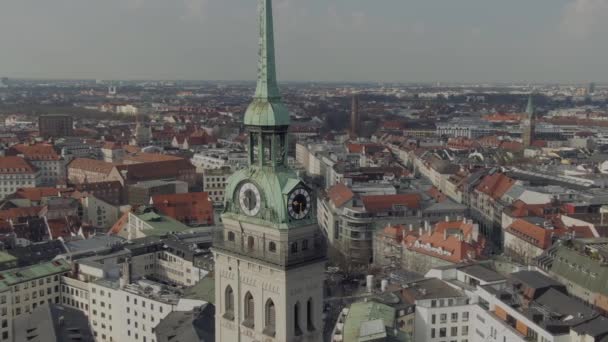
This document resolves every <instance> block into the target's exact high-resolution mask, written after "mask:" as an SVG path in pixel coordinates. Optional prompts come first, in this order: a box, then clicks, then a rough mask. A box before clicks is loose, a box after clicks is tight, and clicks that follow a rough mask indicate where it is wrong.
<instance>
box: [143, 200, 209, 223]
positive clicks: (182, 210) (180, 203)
mask: <svg viewBox="0 0 608 342" xmlns="http://www.w3.org/2000/svg"><path fill="white" fill-rule="evenodd" d="M152 203H153V206H154V207H155V208H156V209H158V210H159V211H160V212H161V213H163V214H164V215H167V216H171V217H173V218H174V219H176V220H178V221H180V222H182V223H184V224H199V225H200V224H204V225H210V224H213V222H214V221H213V203H211V201H210V200H209V197H208V195H207V193H206V192H191V193H185V194H170V195H156V196H152Z"/></svg>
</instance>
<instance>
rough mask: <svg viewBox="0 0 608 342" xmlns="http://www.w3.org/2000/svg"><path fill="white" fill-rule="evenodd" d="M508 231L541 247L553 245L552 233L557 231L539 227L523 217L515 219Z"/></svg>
mask: <svg viewBox="0 0 608 342" xmlns="http://www.w3.org/2000/svg"><path fill="white" fill-rule="evenodd" d="M506 232H507V233H509V234H511V235H514V236H516V237H518V238H519V239H522V240H524V241H527V242H528V243H530V244H532V245H534V246H537V247H539V248H541V249H547V248H549V246H551V234H552V233H555V232H554V231H553V230H550V229H546V228H544V227H539V226H537V225H535V224H533V223H530V222H528V221H526V220H523V219H517V220H515V221H513V223H511V225H510V226H509V227H507V231H506Z"/></svg>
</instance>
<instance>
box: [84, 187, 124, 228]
mask: <svg viewBox="0 0 608 342" xmlns="http://www.w3.org/2000/svg"><path fill="white" fill-rule="evenodd" d="M80 203H81V205H82V218H83V220H84V222H87V223H89V224H91V225H92V226H94V227H99V228H110V227H111V226H112V225H113V224H114V223H115V222H116V221H117V220H118V218H119V217H120V215H121V213H120V210H119V208H118V207H117V206H114V205H112V204H109V203H107V202H105V201H104V200H102V199H99V198H97V197H95V196H93V195H91V194H85V195H84V196H83V197H81V198H80Z"/></svg>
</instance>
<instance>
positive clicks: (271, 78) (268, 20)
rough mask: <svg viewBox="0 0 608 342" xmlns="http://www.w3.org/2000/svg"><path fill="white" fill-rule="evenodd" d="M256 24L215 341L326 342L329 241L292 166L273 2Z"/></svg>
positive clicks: (218, 253) (221, 244) (219, 264)
mask: <svg viewBox="0 0 608 342" xmlns="http://www.w3.org/2000/svg"><path fill="white" fill-rule="evenodd" d="M259 26H260V40H259V46H260V50H259V63H258V80H257V87H256V91H255V95H254V98H253V101H252V103H251V104H250V105H249V107H248V108H247V111H246V113H245V118H244V123H245V127H246V130H247V132H248V134H249V137H248V139H249V140H248V147H249V148H248V151H249V167H247V168H246V169H243V170H240V171H237V172H235V173H234V174H233V175H232V176H231V177H230V178H229V180H228V184H227V186H226V192H225V209H224V212H223V214H222V222H223V224H224V229H223V231H221V232H218V233H216V234H215V235H214V239H213V253H214V258H215V300H216V302H215V305H216V320H215V322H216V329H215V334H216V341H221V342H233V341H244V342H253V341H268V342H271V341H276V342H291V341H311V342H312V341H321V340H322V339H323V335H322V333H323V321H322V312H323V280H324V270H325V261H326V245H325V240H324V238H323V236H322V235H321V233H320V231H319V228H318V226H317V224H316V222H317V221H316V219H315V211H314V203H315V202H314V199H313V195H312V192H311V189H310V188H309V187H308V186H307V185H306V184H305V183H304V182H303V181H302V180H301V179H300V178H299V177H298V176H297V175H296V174H295V172H294V171H293V170H291V169H290V168H289V167H288V166H287V144H288V141H287V139H288V137H287V134H288V128H289V123H290V117H289V112H288V110H287V108H286V107H285V105H284V104H283V103H282V101H281V96H280V94H279V89H278V85H277V81H276V71H275V62H274V57H275V54H274V33H273V18H272V0H259Z"/></svg>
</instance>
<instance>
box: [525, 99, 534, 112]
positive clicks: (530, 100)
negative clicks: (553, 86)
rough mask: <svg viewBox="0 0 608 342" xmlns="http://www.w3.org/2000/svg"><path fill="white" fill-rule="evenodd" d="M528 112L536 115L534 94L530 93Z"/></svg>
mask: <svg viewBox="0 0 608 342" xmlns="http://www.w3.org/2000/svg"><path fill="white" fill-rule="evenodd" d="M526 113H527V114H528V116H529V117H532V116H533V115H534V94H533V93H530V96H529V97H528V106H526Z"/></svg>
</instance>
